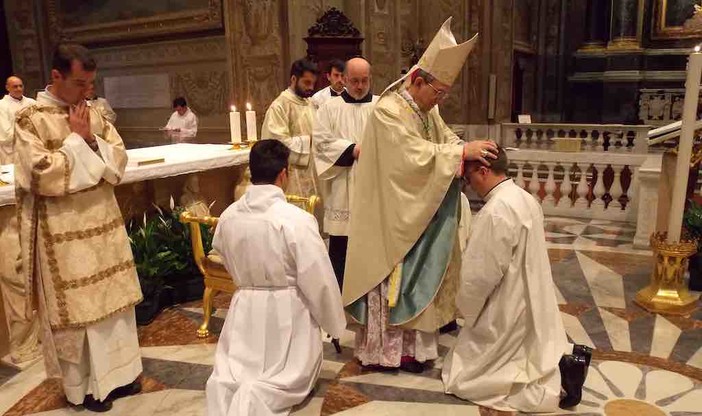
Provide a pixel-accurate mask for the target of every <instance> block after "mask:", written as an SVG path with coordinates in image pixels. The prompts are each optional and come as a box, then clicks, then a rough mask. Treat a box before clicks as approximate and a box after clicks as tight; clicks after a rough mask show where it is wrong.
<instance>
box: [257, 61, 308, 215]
mask: <svg viewBox="0 0 702 416" xmlns="http://www.w3.org/2000/svg"><path fill="white" fill-rule="evenodd" d="M317 73H318V71H317V65H316V64H314V63H313V62H311V61H309V60H307V59H299V60H297V61H295V62H293V64H292V67H291V68H290V85H289V86H288V88H287V89H286V90H285V91H283V92H282V93H280V95H279V96H278V98H276V99H275V100H274V101H273V102H272V103H271V106H270V107H268V111H267V112H266V117H265V118H264V120H263V128H262V131H261V139H263V140H265V139H275V140H278V141H280V142H282V143H283V144H285V146H287V147H288V149H290V165H291V166H290V187H289V191H290V192H291V193H293V194H296V195H299V196H305V197H309V196H311V195H315V194H317V183H316V175H315V170H314V163H310V160H311V157H312V146H311V143H312V142H311V136H312V125H313V122H314V106H313V105H312V103H311V102H310V100H309V98H310V97H311V96H312V94H313V93H314V84H315V82H316V81H317ZM320 220H321V219H320Z"/></svg>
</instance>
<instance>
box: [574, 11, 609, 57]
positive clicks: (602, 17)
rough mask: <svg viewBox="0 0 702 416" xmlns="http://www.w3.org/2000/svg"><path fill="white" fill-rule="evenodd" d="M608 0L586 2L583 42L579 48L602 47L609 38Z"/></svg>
mask: <svg viewBox="0 0 702 416" xmlns="http://www.w3.org/2000/svg"><path fill="white" fill-rule="evenodd" d="M609 3H610V1H609V0H590V1H588V2H587V17H586V22H587V23H586V25H587V27H586V30H585V43H584V44H583V46H582V48H581V49H601V48H604V47H605V45H606V44H607V40H608V39H609V22H610V13H609Z"/></svg>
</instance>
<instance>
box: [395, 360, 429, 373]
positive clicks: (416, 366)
mask: <svg viewBox="0 0 702 416" xmlns="http://www.w3.org/2000/svg"><path fill="white" fill-rule="evenodd" d="M400 370H402V371H406V372H408V373H413V374H421V373H423V372H424V363H420V362H419V361H408V362H404V363H400Z"/></svg>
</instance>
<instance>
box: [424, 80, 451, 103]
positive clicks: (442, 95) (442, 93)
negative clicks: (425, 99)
mask: <svg viewBox="0 0 702 416" xmlns="http://www.w3.org/2000/svg"><path fill="white" fill-rule="evenodd" d="M427 85H428V86H430V87H431V89H432V90H434V92H435V93H436V98H437V99H439V100H445V99H446V97H448V96H449V92H448V91H441V90H437V89H436V87H434V86H433V85H431V82H427Z"/></svg>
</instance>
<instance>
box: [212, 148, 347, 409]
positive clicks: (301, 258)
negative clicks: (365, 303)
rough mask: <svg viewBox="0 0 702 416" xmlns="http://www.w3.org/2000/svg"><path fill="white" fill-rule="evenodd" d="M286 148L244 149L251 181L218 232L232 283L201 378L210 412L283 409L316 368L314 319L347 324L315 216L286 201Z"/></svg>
mask: <svg viewBox="0 0 702 416" xmlns="http://www.w3.org/2000/svg"><path fill="white" fill-rule="evenodd" d="M289 155H290V151H289V150H288V148H287V147H285V145H283V144H282V143H280V142H278V141H275V140H263V141H260V142H257V143H256V144H255V145H254V146H253V147H252V148H251V153H250V156H249V167H250V169H251V181H252V183H253V185H251V186H250V187H249V188H248V189H247V191H246V194H244V196H243V197H241V198H240V199H239V200H238V201H237V202H235V203H234V204H232V205H231V206H230V207H229V208H227V209H226V210H225V211H224V213H222V216H221V217H220V219H219V224H218V225H217V229H216V231H215V236H214V239H213V241H212V246H213V248H215V249H216V250H217V251H218V252H219V253H220V254H221V256H222V258H223V260H224V266H225V267H226V269H227V271H228V272H229V274H230V275H231V276H232V278H233V279H234V281H235V283H236V286H237V287H238V290H237V292H236V293H235V294H234V296H233V297H232V301H231V305H230V307H229V312H228V314H227V317H226V320H225V322H224V328H223V329H222V333H221V335H220V337H219V344H218V345H217V353H216V356H215V366H214V372H213V373H212V376H211V377H210V379H209V380H208V382H207V388H206V392H207V414H208V415H210V416H226V415H286V414H288V413H289V412H290V408H292V407H293V406H295V405H296V404H299V403H301V402H302V401H303V400H304V399H305V398H306V397H307V395H308V394H309V392H310V391H311V390H312V388H313V387H314V385H315V382H316V380H317V377H318V376H319V373H320V371H321V369H322V362H323V359H322V352H323V348H322V337H321V332H320V327H321V328H322V329H324V330H325V331H326V332H328V333H329V334H331V335H332V336H334V337H336V338H338V337H340V336H341V335H342V333H343V331H344V328H345V327H346V319H345V317H344V310H343V307H342V305H341V296H340V295H339V289H338V288H337V286H336V280H335V278H334V271H333V269H332V266H331V263H330V262H329V258H328V257H327V254H326V248H325V246H324V242H323V241H322V238H321V237H320V236H319V232H318V226H317V222H316V221H315V219H314V217H312V216H311V215H310V214H308V213H307V212H305V211H303V210H302V209H300V208H298V207H296V206H294V205H292V204H289V203H287V202H286V200H285V194H284V190H285V188H286V186H287V183H288V157H289Z"/></svg>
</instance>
